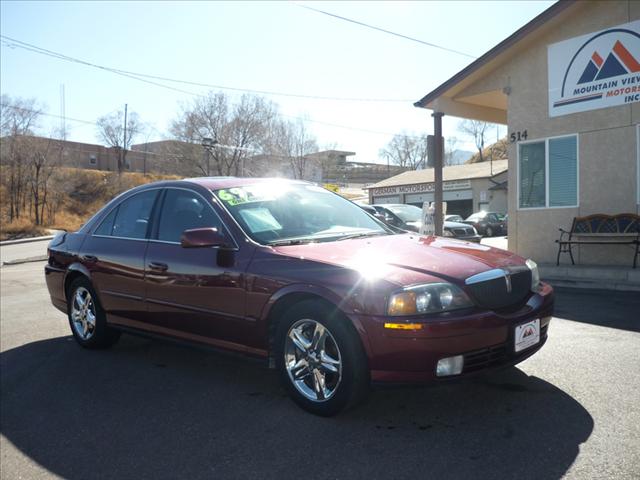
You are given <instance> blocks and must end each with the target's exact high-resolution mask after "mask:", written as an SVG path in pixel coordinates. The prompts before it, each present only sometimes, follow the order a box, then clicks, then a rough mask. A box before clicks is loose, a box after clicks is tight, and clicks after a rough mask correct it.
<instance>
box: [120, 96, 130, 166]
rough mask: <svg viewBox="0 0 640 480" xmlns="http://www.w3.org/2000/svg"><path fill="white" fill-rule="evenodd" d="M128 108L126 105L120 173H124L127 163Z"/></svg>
mask: <svg viewBox="0 0 640 480" xmlns="http://www.w3.org/2000/svg"><path fill="white" fill-rule="evenodd" d="M127 107H128V104H126V103H125V104H124V135H123V136H122V150H121V154H120V158H121V160H120V168H119V169H118V172H120V173H122V169H123V168H124V162H126V161H127Z"/></svg>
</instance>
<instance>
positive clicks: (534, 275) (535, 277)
mask: <svg viewBox="0 0 640 480" xmlns="http://www.w3.org/2000/svg"><path fill="white" fill-rule="evenodd" d="M524 263H525V264H526V265H527V267H528V268H529V270H531V291H532V292H537V291H538V290H539V289H540V272H538V264H537V263H536V262H534V261H533V260H531V259H529V260H527V261H526V262H524Z"/></svg>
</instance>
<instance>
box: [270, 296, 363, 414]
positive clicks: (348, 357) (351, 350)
mask: <svg viewBox="0 0 640 480" xmlns="http://www.w3.org/2000/svg"><path fill="white" fill-rule="evenodd" d="M274 353H275V358H276V367H277V369H278V372H279V375H280V379H281V381H282V383H283V385H284V387H285V388H286V389H287V392H288V393H289V395H290V396H291V398H292V399H293V401H294V402H296V403H297V404H298V405H299V406H300V407H302V408H303V409H305V410H307V411H308V412H311V413H313V414H316V415H320V416H324V417H329V416H333V415H336V414H337V413H339V412H341V411H342V410H344V409H346V408H349V407H352V406H355V405H357V404H358V403H360V402H361V401H363V400H364V399H365V398H366V396H367V393H368V391H369V384H370V375H369V368H368V365H367V359H366V355H365V353H364V349H363V348H362V343H361V342H360V338H359V337H358V334H357V333H356V331H355V329H354V328H353V326H352V325H351V323H350V321H349V319H347V318H345V316H344V315H342V314H341V313H340V312H338V311H337V310H336V309H335V307H331V306H330V305H328V304H326V303H324V302H321V301H316V300H306V301H304V302H300V303H299V304H297V305H294V306H293V307H292V308H290V309H289V310H288V311H287V312H286V313H285V315H284V317H283V318H282V319H280V321H279V322H278V325H277V327H276V337H275V345H274Z"/></svg>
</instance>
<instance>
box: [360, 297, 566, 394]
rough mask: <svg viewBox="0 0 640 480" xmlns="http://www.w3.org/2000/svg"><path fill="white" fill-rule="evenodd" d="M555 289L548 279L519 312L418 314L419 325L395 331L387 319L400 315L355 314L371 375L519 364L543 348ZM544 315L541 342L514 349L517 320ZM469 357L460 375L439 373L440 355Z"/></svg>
mask: <svg viewBox="0 0 640 480" xmlns="http://www.w3.org/2000/svg"><path fill="white" fill-rule="evenodd" d="M553 303H554V295H553V289H552V288H551V287H550V286H549V285H547V284H542V287H541V289H540V291H539V292H538V293H535V294H533V295H531V297H530V298H529V300H528V301H527V303H526V304H525V305H524V306H523V307H522V308H520V309H519V310H517V311H515V312H510V313H497V312H493V311H483V312H479V313H477V312H476V313H473V314H469V315H465V316H460V314H459V313H458V312H450V313H451V315H448V316H440V317H438V318H432V319H418V320H416V319H415V318H413V317H412V319H411V320H410V321H411V322H412V323H421V324H422V328H421V329H419V330H390V329H387V328H385V327H384V324H385V323H386V322H390V321H393V322H396V323H398V321H399V319H398V318H397V317H396V318H394V319H390V318H389V317H386V316H358V317H357V318H353V320H354V322H356V323H358V324H359V325H360V326H361V327H362V328H361V329H360V330H361V332H362V331H364V333H365V334H366V335H365V337H366V338H363V340H364V341H366V342H367V345H366V348H365V349H366V350H367V353H368V356H369V367H370V370H371V380H372V381H373V382H376V383H378V382H380V383H427V382H432V381H440V380H442V379H451V378H460V377H464V376H467V375H470V374H473V373H477V372H481V371H487V370H490V369H493V368H498V367H504V366H509V365H515V364H517V363H519V362H521V361H523V360H524V359H526V358H528V357H530V356H531V355H533V354H534V353H535V352H537V351H538V350H540V348H542V346H543V345H544V343H545V342H546V340H547V332H548V328H549V323H550V321H551V316H552V315H553ZM536 318H538V319H540V341H539V342H538V343H537V344H536V345H534V346H532V347H530V348H528V349H526V350H523V351H521V352H517V353H516V352H515V351H514V340H513V335H514V330H515V327H516V326H517V325H520V324H522V323H525V322H528V321H531V320H534V319H536ZM456 355H463V356H464V366H463V370H462V373H461V374H460V375H454V376H448V377H438V376H436V365H437V363H438V360H440V359H443V358H446V357H452V356H456Z"/></svg>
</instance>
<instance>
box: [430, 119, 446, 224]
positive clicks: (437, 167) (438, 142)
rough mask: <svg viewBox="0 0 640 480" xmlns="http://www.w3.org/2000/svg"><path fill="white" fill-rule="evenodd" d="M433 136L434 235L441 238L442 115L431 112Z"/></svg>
mask: <svg viewBox="0 0 640 480" xmlns="http://www.w3.org/2000/svg"><path fill="white" fill-rule="evenodd" d="M431 116H432V117H433V136H434V142H435V146H434V149H433V150H434V153H435V155H434V157H435V158H434V162H433V179H434V181H435V191H434V200H435V204H436V208H435V216H436V218H435V222H434V223H435V228H436V231H435V234H436V235H438V236H442V222H443V220H444V218H443V215H442V147H443V145H444V142H443V139H442V117H443V116H444V113H442V112H433V113H432V114H431Z"/></svg>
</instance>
